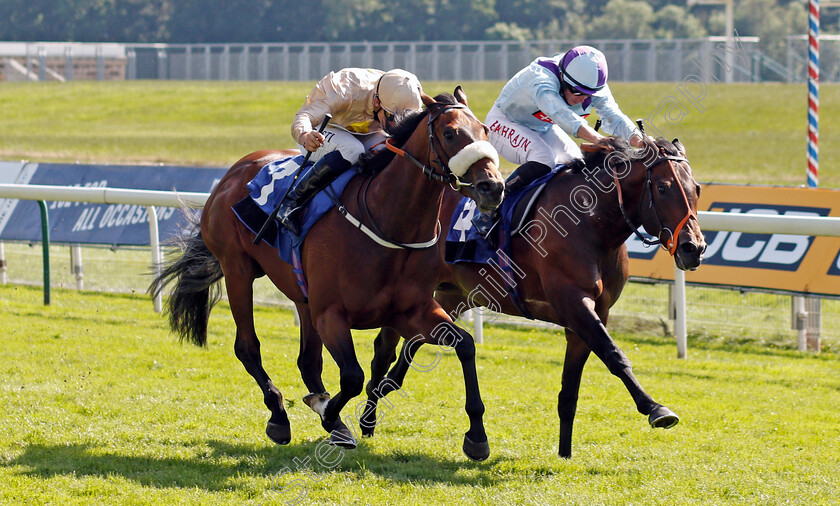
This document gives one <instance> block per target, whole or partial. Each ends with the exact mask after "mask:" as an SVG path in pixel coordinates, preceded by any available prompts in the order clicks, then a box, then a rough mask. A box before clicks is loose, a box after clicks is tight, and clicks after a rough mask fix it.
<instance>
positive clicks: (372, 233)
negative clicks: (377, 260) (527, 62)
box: [331, 104, 479, 250]
mask: <svg viewBox="0 0 840 506" xmlns="http://www.w3.org/2000/svg"><path fill="white" fill-rule="evenodd" d="M455 109H466V110H467V111H469V108H468V107H467V106H465V105H463V104H447V105H446V106H445V107H442V108H441V109H440V110H439V111H437V112H435V113H434V114H432V112H431V111H430V112H429V119H428V126H429V162H430V163H429V166H428V167H427V166H426V165H424V164H422V163H420V161H419V160H417V158H415V157H414V156H412V155H411V154H410V153H407V152H406V151H405V150H402V149H399V148H398V147H396V146H394V145H393V144H391V142H390V141H391V139H386V141H385V147H386V148H387V149H388V150H389V151H392V152H394V153H396V154H397V155H399V156H402V157H404V158H407V159H408V160H410V161H411V162H412V163H414V165H416V166H417V167H419V168H420V170H421V171H422V172H423V174H424V175H426V176H428V177H429V179H431V180H433V181H438V182H440V183H443V184H448V185H449V186H451V187H452V188H453V189H454V190H456V191H457V190H458V189H459V188H461V187H473V186H474V184H473V183H463V182H461V180H460V178H459V177H458V175H457V174H455V173H454V172H453V171H452V169H451V168H450V167H449V165H448V164H449V163H450V162H451V161H452V160H453V158H454V157H453V156H446V159H447V161H446V162H444V161H443V157H441V155H440V153H441V152H443V153H444V155H446V151H445V150H444V149H443V145H442V144H441V143H440V141H439V139H438V138H437V136H436V135H435V131H434V122H435V121H436V120H437V119H438V118H439V117H440V116H441V115H442V114H444V113H446V112H448V111H451V110H455ZM470 112H471V111H470ZM473 144H477V143H473ZM433 154H434V157H435V159H436V160H437V164H438V166H440V168H441V169H442V170H443V173H440V172H437V171H435V169H434V167H432V166H431V165H432V164H431V161H432V155H433ZM454 156H455V157H457V156H458V155H457V154H456V155H454ZM476 156H479V155H476ZM471 163H472V162H470V164H471ZM373 177H374V176H370V177H368V178H367V179H366V180H365V181H364V182H363V183H362V187H361V191H360V192H358V193H357V195H356V199H357V206H358V207H359V209H361V210H362V211H363V212H364V214H365V219H366V220H367V222H368V223H370V227H369V226H367V225H365V224H364V223H362V222H361V221H359V220H358V219H357V218H355V217H354V216H353V215H352V214H350V212H349V211H348V210H347V208H346V207H345V206H344V205H343V204H342V203H341V202H340V200H339V199H338V196H336V195H331V198H332V200H333V202H334V203H335V205H336V208H337V209H338V212H339V213H340V214H341V215H343V216H344V217H345V218H346V219H347V220H348V221H350V223H352V224H353V226H355V227H356V228H358V229H359V230H361V231H362V232H363V233H364V234H365V235H367V236H368V237H370V238H371V239H373V241H374V242H376V243H377V244H379V245H380V246H383V247H386V248H391V249H413V250H419V249H426V248H430V247H432V246H434V245H435V244H437V242H438V239H439V238H440V231H441V224H440V221H438V222H437V227H436V228H435V236H434V237H433V238H432V239H431V240H429V241H425V242H419V243H403V242H400V241H395V240H393V239H389V238H387V237H386V236H385V234H384V233H383V232H382V230H381V229H380V228H379V227H378V226H377V225H376V222H375V221H374V220H373V217H372V216H371V214H370V210H369V208H368V206H367V203H366V202H367V191H368V188H370V184H371V182H372V181H373Z"/></svg>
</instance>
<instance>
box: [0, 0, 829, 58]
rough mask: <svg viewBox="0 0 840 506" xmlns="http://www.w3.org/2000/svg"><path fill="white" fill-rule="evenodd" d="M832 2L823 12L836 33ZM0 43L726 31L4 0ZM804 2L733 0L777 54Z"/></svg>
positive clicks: (329, 9) (522, 12) (380, 6)
mask: <svg viewBox="0 0 840 506" xmlns="http://www.w3.org/2000/svg"><path fill="white" fill-rule="evenodd" d="M838 11H840V9H832V8H829V9H824V11H823V12H822V13H821V23H822V28H821V31H822V32H823V33H836V32H837V27H838V17H840V16H839V15H840V12H838ZM0 19H3V23H2V24H0V40H2V41H72V42H170V43H214V42H333V41H334V42H348V41H434V40H529V39H585V38H589V39H621V38H624V39H630V38H694V37H703V36H707V35H724V26H725V20H724V9H723V5H706V4H703V5H694V6H692V7H688V6H687V4H686V0H648V1H640V0H307V1H303V2H302V1H300V0H2V2H0ZM807 22H808V16H807V2H803V0H735V29H736V30H737V31H738V33H739V35H741V36H757V37H760V38H761V47H762V49H763V50H764V52H765V53H767V54H769V55H770V56H773V57H776V58H780V57H782V56H783V54H784V51H785V37H786V36H787V35H793V34H804V33H807Z"/></svg>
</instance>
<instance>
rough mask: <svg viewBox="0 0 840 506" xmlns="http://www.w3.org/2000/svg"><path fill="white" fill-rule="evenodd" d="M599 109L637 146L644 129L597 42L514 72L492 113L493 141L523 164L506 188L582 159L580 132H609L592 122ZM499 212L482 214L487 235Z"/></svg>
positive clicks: (589, 135)
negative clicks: (619, 99) (616, 88)
mask: <svg viewBox="0 0 840 506" xmlns="http://www.w3.org/2000/svg"><path fill="white" fill-rule="evenodd" d="M593 109H594V110H595V112H597V113H598V115H599V116H600V118H601V121H602V123H603V129H604V131H605V132H607V133H608V134H611V135H616V136H620V137H624V138H625V139H628V140H629V141H630V144H631V145H633V146H635V147H641V145H642V133H641V132H639V129H638V128H637V127H636V125H634V124H633V122H632V121H631V120H630V118H628V117H627V115H625V114H624V113H623V112H621V109H619V107H618V104H617V103H616V101H615V99H614V98H613V96H612V92H611V91H610V87H609V86H608V85H607V60H606V58H604V54H603V53H601V51H598V50H597V49H595V48H594V47H590V46H577V47H574V48H572V49H571V50H569V51H568V52H566V53H565V54H562V55H556V56H554V57H552V58H537V59H536V60H534V61H533V62H531V64H530V65H529V66H527V67H525V68H524V69H522V70H520V71H519V72H517V73H516V75H514V76H513V77H512V78H511V79H510V81H508V82H507V84H505V86H504V88H502V92H501V93H500V94H499V97H498V98H497V99H496V102H495V103H494V104H493V107H491V108H490V112H488V113H487V120H486V124H487V126H488V127H489V128H490V133H489V135H488V137H489V141H490V143H491V144H492V145H493V147H495V148H496V150H497V151H498V152H499V155H501V156H502V157H503V158H505V159H506V160H508V161H510V162H512V163H515V164H517V165H519V166H520V167H519V168H518V169H516V170H515V171H514V172H513V174H511V175H510V177H508V179H507V181H506V183H505V191H506V192H508V193H509V192H510V191H512V190H515V189H517V188H522V187H524V186H525V185H527V184H528V183H530V182H531V181H533V180H535V179H537V178H538V177H540V176H543V175H545V174H547V173H548V172H549V171H551V169H553V168H554V167H555V165H558V164H564V163H567V162H569V161H571V160H572V159H574V158H581V157H582V154H581V151H580V148H579V147H578V145H577V144H576V143H575V142H574V141H573V140H572V137H577V138H579V139H583V140H585V141H589V142H597V141H598V140H599V139H601V138H603V135H601V134H600V133H598V132H597V131H595V130H594V129H593V128H591V127H590V126H589V124H588V123H587V122H586V119H585V118H586V116H588V115H589V113H590V111H592V110H593ZM496 217H497V214H496V213H495V212H488V213H481V214H477V215H476V217H475V218H474V219H473V222H474V223H475V226H476V229H477V230H478V232H479V233H480V234H481V235H482V236H484V237H485V238H489V234H490V231H491V230H492V229H493V226H494V225H495V222H496Z"/></svg>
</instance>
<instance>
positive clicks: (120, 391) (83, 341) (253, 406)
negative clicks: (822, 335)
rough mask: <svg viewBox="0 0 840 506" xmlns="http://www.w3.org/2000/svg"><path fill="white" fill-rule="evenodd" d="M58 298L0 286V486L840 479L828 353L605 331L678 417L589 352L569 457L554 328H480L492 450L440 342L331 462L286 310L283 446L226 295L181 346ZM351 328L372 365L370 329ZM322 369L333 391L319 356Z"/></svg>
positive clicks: (679, 487) (245, 499) (772, 498)
mask: <svg viewBox="0 0 840 506" xmlns="http://www.w3.org/2000/svg"><path fill="white" fill-rule="evenodd" d="M55 295H56V296H55V297H54V299H53V303H52V305H50V306H46V307H45V306H43V305H42V298H41V291H40V290H39V289H38V288H29V287H23V286H4V287H0V308H2V312H3V315H4V318H3V319H2V323H0V328H2V331H3V334H4V336H5V337H4V344H3V346H2V347H0V363H2V364H4V365H3V366H2V367H0V403H2V406H3V407H4V415H3V416H2V417H0V481H2V483H3V487H0V502H5V503H14V504H21V503H24V504H25V503H66V504H90V503H91V502H96V503H99V504H149V503H188V504H196V503H198V504H283V503H284V501H286V500H289V499H291V498H293V497H294V496H296V495H297V493H298V492H302V493H304V495H305V499H306V502H307V503H327V504H348V503H360V504H395V503H400V504H417V503H429V504H455V503H458V504H463V503H479V504H491V503H492V504H496V503H504V504H522V503H526V504H586V505H589V504H687V503H690V504H745V503H746V504H780V503H791V504H831V503H832V502H833V501H834V500H835V498H836V496H837V494H838V493H840V485H838V484H837V480H836V470H837V468H836V463H837V461H838V460H839V459H840V436H838V434H837V431H836V427H837V426H838V424H840V412H838V411H837V410H836V409H835V408H836V406H837V405H838V403H840V388H839V387H840V384H838V379H837V378H839V377H840V361H838V359H837V357H836V356H835V355H831V354H828V355H822V356H813V355H808V354H800V353H797V352H794V351H784V350H773V349H766V348H763V347H755V346H752V345H749V344H747V345H738V346H731V345H730V346H727V347H725V348H723V347H719V346H715V345H709V346H707V345H705V344H704V343H702V342H700V343H697V344H696V346H695V347H694V348H692V350H691V352H690V359H688V360H677V359H676V358H674V357H675V348H674V344H673V342H672V341H671V339H670V338H666V337H661V336H659V337H657V336H656V335H653V334H628V333H618V334H617V335H616V339H617V341H618V342H619V344H620V345H621V346H622V347H623V349H624V350H625V351H626V353H627V354H628V356H629V358H630V359H631V361H632V362H633V364H634V366H635V367H634V370H635V373H636V375H637V377H638V378H639V381H640V382H641V383H642V385H644V386H645V388H646V389H647V390H648V392H650V393H651V394H652V395H653V396H654V397H655V398H656V399H657V400H659V401H661V402H663V403H665V404H666V405H668V406H669V407H671V408H672V409H674V410H675V411H676V412H677V413H678V414H679V415H680V416H681V417H682V421H681V423H680V424H679V425H678V426H677V427H675V428H674V429H672V430H669V431H663V430H652V429H650V428H649V427H648V425H647V422H646V420H645V418H644V417H643V416H642V415H640V414H638V413H637V412H636V411H635V409H634V408H633V405H632V402H631V400H630V398H629V395H628V394H627V392H626V390H625V389H624V387H623V386H622V385H621V383H620V382H619V381H618V380H617V379H616V378H615V377H613V376H611V375H610V374H609V373H608V372H607V371H606V368H605V367H604V366H603V364H602V363H601V362H600V361H598V360H597V359H596V358H594V357H593V358H591V359H590V361H589V363H588V364H587V367H586V370H585V371H584V381H583V386H582V389H581V395H580V404H579V410H578V414H577V425H576V433H575V440H574V447H573V452H574V455H573V458H572V459H571V460H569V461H565V460H561V459H559V458H558V457H557V456H556V451H557V447H556V445H557V418H556V402H557V391H558V390H559V388H560V373H561V367H562V362H563V353H564V348H565V343H564V340H563V338H562V336H561V335H559V334H558V333H557V332H554V331H546V330H537V329H534V330H526V331H519V330H512V329H506V328H499V327H490V328H488V329H487V331H486V340H487V342H486V344H484V345H480V346H479V348H478V357H477V365H478V375H479V380H480V382H481V387H482V395H483V398H484V402H485V405H486V409H487V411H486V415H485V423H486V426H487V431H488V436H489V438H490V444H491V448H492V455H491V457H490V459H489V460H488V461H486V462H484V463H478V464H476V463H472V462H470V461H468V460H467V459H466V458H465V457H464V456H463V455H462V454H461V451H460V443H461V436H462V434H463V432H464V431H465V430H466V423H467V420H466V415H465V414H464V412H463V403H464V399H463V379H462V375H461V371H460V367H459V365H458V362H457V360H456V358H455V357H454V354H452V353H449V352H443V354H442V356H441V357H440V358H441V361H440V363H439V365H437V367H435V368H434V369H433V370H431V371H428V372H419V371H410V372H409V374H408V377H407V380H406V383H405V385H404V392H405V393H406V396H405V397H401V396H399V395H396V394H392V395H391V396H390V397H389V399H390V400H391V401H392V402H393V409H390V410H383V414H384V419H383V421H382V424H381V426H380V428H379V429H378V431H377V434H376V436H375V437H374V438H373V439H365V440H363V441H361V444H360V446H359V448H358V449H356V450H354V451H347V452H340V453H336V454H333V455H332V457H331V460H330V458H328V456H326V455H324V454H319V453H317V452H318V451H319V448H323V447H319V442H320V441H321V440H322V438H323V436H324V434H323V431H322V429H321V428H320V424H319V423H318V421H317V417H316V415H315V414H314V413H312V412H311V411H310V410H309V408H307V407H306V406H305V405H304V404H303V403H302V402H301V401H300V398H301V397H302V396H303V395H304V394H305V393H306V391H305V389H304V387H303V385H302V382H301V381H300V380H299V379H298V378H299V373H298V371H297V368H296V366H295V359H296V356H297V329H296V328H295V327H293V326H292V318H291V314H290V313H289V312H288V311H285V310H278V309H272V308H257V312H256V323H257V329H258V332H260V334H261V337H262V341H263V346H262V352H263V362H264V364H265V366H266V368H267V370H268V371H269V373H270V374H271V375H272V378H273V380H274V382H275V383H276V384H277V386H278V387H279V388H280V389H281V390H282V391H283V393H284V395H285V398H286V400H287V407H288V412H289V416H290V419H291V423H292V431H293V437H292V443H291V444H290V445H289V446H285V447H278V446H275V445H273V444H272V443H271V442H270V441H269V440H268V439H267V438H266V437H265V435H264V433H263V430H264V424H265V421H266V418H267V411H266V409H265V407H264V405H263V404H262V396H261V394H260V393H259V392H258V391H257V387H256V384H255V383H254V381H253V380H252V379H251V378H250V376H248V374H247V373H246V372H245V370H244V368H243V367H242V366H241V364H240V363H239V362H238V360H236V358H235V357H234V353H233V334H234V327H233V322H232V319H231V316H230V313H229V311H228V308H227V307H226V306H225V305H224V304H222V305H220V306H219V307H217V308H216V310H215V311H214V313H213V315H212V317H211V322H210V336H209V345H208V347H207V348H206V349H199V348H195V347H193V346H191V345H181V344H179V343H178V342H177V339H176V338H175V337H174V336H172V335H170V334H169V332H168V329H167V328H166V322H165V319H164V318H163V317H162V316H161V315H159V314H157V313H154V312H153V311H152V309H151V305H150V304H149V303H148V299H146V298H145V297H144V296H141V295H133V296H131V295H101V294H93V293H86V292H76V291H67V290H58V291H57V293H56V294H55ZM354 338H355V341H356V349H357V353H358V354H359V360H360V362H361V363H362V364H363V367H364V368H365V369H367V364H368V363H369V360H370V356H371V341H372V338H373V334H372V333H371V332H354ZM434 353H436V350H435V349H434V348H432V347H428V348H424V349H423V350H421V354H420V355H419V356H418V360H421V361H422V362H423V363H432V362H433V360H434V359H435V355H434ZM324 378H325V382H326V385H327V387H328V389H330V390H331V391H332V392H335V391H336V389H337V384H338V376H337V368H336V366H335V365H334V364H333V362H332V360H330V359H329V358H328V357H327V358H326V359H325V372H324ZM355 403H356V400H354V401H352V402H351V404H350V405H348V409H347V410H346V411H345V415H349V414H352V409H350V408H351V407H353V406H355ZM317 455H321V457H320V458H316V456H317ZM339 457H340V459H339ZM306 458H309V465H310V470H309V471H307V472H303V471H305V469H303V467H304V466H303V465H300V464H299V463H301V462H304V459H306ZM295 459H297V460H295ZM299 465H300V469H298V466H299ZM285 468H289V470H288V471H285ZM295 480H299V481H295ZM298 485H299V487H298Z"/></svg>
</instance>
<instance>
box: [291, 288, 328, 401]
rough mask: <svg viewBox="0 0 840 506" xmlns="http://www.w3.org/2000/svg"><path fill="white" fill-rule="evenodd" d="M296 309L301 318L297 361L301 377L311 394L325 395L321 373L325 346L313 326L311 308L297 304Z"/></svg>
mask: <svg viewBox="0 0 840 506" xmlns="http://www.w3.org/2000/svg"><path fill="white" fill-rule="evenodd" d="M296 307H297V311H298V316H299V317H300V352H299V353H298V360H297V365H298V370H300V377H301V379H303V384H304V385H306V388H308V389H309V392H310V394H324V393H326V388H324V383H323V381H322V379H321V373H322V372H323V370H324V358H323V352H324V344H323V343H322V342H321V336H320V335H319V334H318V331H317V330H316V329H315V326H314V325H312V315H311V313H310V312H309V306H307V305H306V304H296ZM328 395H329V394H328Z"/></svg>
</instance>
